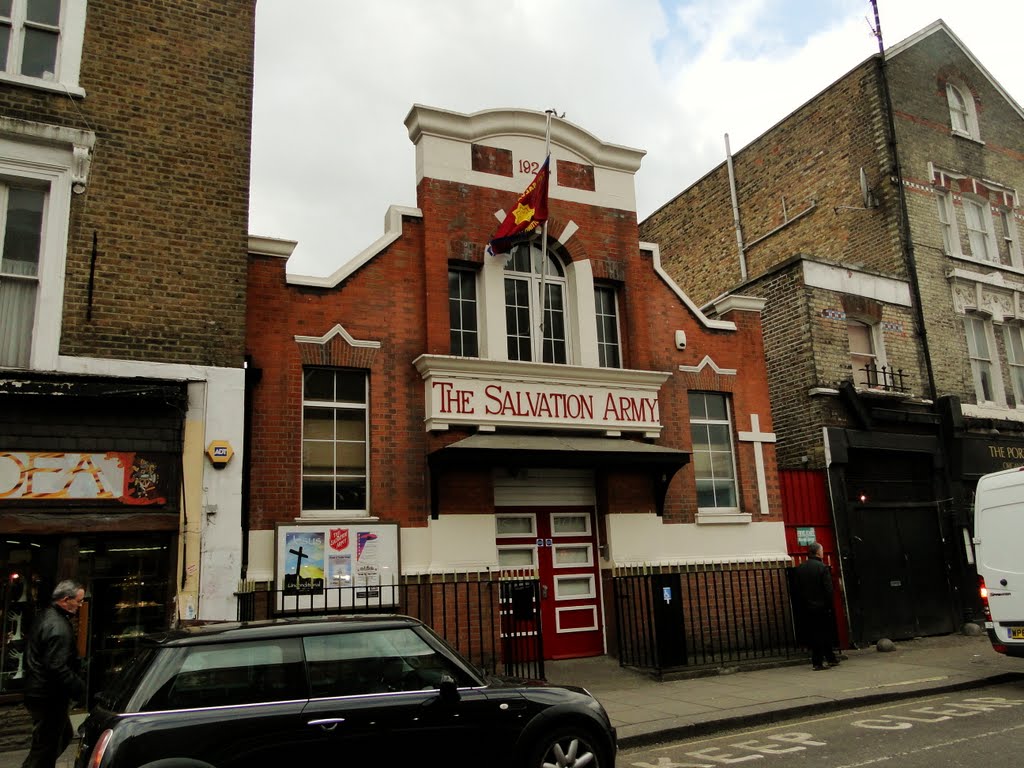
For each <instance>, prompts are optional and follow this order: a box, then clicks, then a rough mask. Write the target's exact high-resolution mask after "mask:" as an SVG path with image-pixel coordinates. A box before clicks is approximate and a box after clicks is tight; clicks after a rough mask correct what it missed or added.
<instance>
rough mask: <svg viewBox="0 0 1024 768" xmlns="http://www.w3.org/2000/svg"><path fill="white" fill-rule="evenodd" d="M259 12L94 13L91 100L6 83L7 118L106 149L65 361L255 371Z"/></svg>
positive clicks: (96, 171) (74, 243)
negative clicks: (251, 232) (252, 160)
mask: <svg viewBox="0 0 1024 768" xmlns="http://www.w3.org/2000/svg"><path fill="white" fill-rule="evenodd" d="M254 13H255V2H254V0H207V1H205V2H193V1H191V0H190V1H188V2H157V1H156V0H90V2H89V6H88V15H87V19H86V31H85V41H84V52H83V55H82V67H81V77H80V84H81V86H82V87H83V88H84V89H85V91H86V96H85V97H84V98H73V97H70V96H67V95H64V94H54V93H50V92H43V91H34V90H31V89H28V88H23V87H18V86H14V85H10V84H6V83H0V113H2V114H3V115H5V116H7V117H13V118H19V119H24V120H32V121H37V122H44V123H51V124H59V125H64V126H71V127H74V128H79V129H83V130H91V131H94V132H95V134H96V144H95V148H94V150H93V157H92V167H91V170H90V174H89V182H88V188H87V190H86V191H85V192H84V193H83V194H81V195H75V196H73V200H72V213H71V221H70V233H69V246H68V260H67V270H66V275H67V285H66V293H65V305H64V311H63V331H62V339H61V348H60V351H61V353H62V354H66V355H83V356H98V357H117V358H127V359H133V360H149V361H158V362H177V363H199V364H205V365H219V366H236V367H237V366H240V365H241V362H242V349H243V337H244V328H245V270H246V252H247V235H248V232H247V227H248V206H249V191H248V190H249V141H250V116H251V111H252V109H251V107H252V104H251V95H252V77H253V36H254V35H253V25H254ZM94 234H95V236H96V243H97V246H96V258H95V288H94V295H93V299H92V305H91V310H92V319H91V320H88V319H86V314H87V311H88V309H89V307H88V305H87V292H88V282H89V274H90V268H91V266H92V263H93V257H92V251H93V246H92V243H93V235H94Z"/></svg>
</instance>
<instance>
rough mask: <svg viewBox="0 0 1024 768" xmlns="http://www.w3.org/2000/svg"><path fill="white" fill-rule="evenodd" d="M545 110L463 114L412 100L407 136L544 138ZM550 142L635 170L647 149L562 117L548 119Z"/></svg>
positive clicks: (593, 159)
mask: <svg viewBox="0 0 1024 768" xmlns="http://www.w3.org/2000/svg"><path fill="white" fill-rule="evenodd" d="M546 125H547V113H545V112H536V111H533V110H527V109H485V110H481V111H480V112H473V113H472V114H469V115H466V114H463V113H461V112H451V111H449V110H446V109H437V108H436V107H428V106H425V105H423V104H413V106H412V109H410V110H409V114H408V115H406V117H405V127H406V128H407V129H408V130H409V139H410V140H411V141H412V143H413V144H417V143H418V142H419V140H420V139H421V138H422V137H423V136H439V137H441V138H449V139H457V140H459V141H464V142H467V143H473V142H479V141H483V140H485V139H488V138H490V137H492V136H531V137H534V138H544V133H545V128H546ZM551 142H552V143H553V144H557V145H558V146H561V147H565V148H566V149H568V150H571V151H572V152H575V153H576V154H578V155H580V156H582V157H584V158H586V159H587V160H588V161H590V162H591V163H592V164H593V165H595V166H599V167H602V168H609V169H611V170H616V171H624V172H626V173H636V172H637V171H638V170H639V169H640V161H641V160H642V159H643V157H644V155H646V154H647V153H646V152H645V151H643V150H642V149H632V148H631V147H624V146H621V145H619V144H608V143H607V142H604V141H601V140H600V139H598V138H597V137H596V136H594V134H592V133H589V132H588V131H585V130H583V129H582V128H580V127H579V126H578V125H575V124H574V123H571V122H569V121H568V120H566V119H564V118H560V117H558V118H554V119H552V120H551Z"/></svg>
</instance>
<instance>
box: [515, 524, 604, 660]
mask: <svg viewBox="0 0 1024 768" xmlns="http://www.w3.org/2000/svg"><path fill="white" fill-rule="evenodd" d="M497 531H498V539H497V544H498V560H499V563H500V564H501V565H502V567H503V568H522V567H530V566H531V565H532V567H535V568H536V569H537V571H538V577H539V581H540V592H541V604H540V608H541V627H542V635H543V638H544V658H545V659H566V658H576V657H581V656H596V655H599V654H601V653H603V652H604V631H603V623H602V615H601V602H600V588H601V586H600V573H599V570H598V564H597V556H596V552H597V536H596V532H595V525H594V514H593V511H592V510H591V509H588V508H580V507H561V508H551V507H529V508H519V509H515V508H506V509H505V510H503V511H502V512H501V513H500V514H498V516H497ZM528 552H529V553H532V554H531V555H528V554H527V553H528Z"/></svg>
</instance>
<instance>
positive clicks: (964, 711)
mask: <svg viewBox="0 0 1024 768" xmlns="http://www.w3.org/2000/svg"><path fill="white" fill-rule="evenodd" d="M949 698H950V697H942V698H939V699H938V701H944V702H947V703H946V704H945V708H944V709H939V708H938V707H936V706H925V707H907V704H906V703H903V704H893V705H889V706H886V707H873V708H871V711H872V712H884V711H886V710H893V709H901V710H903V711H905V712H912V713H914V714H896V715H879V716H878V717H876V718H870V719H862V720H854V721H853V722H851V723H850V725H851V726H853V727H857V728H869V729H878V730H889V731H892V730H906V729H907V728H912V727H913V726H914V723H938V722H942V721H944V720H951V719H952V718H953V717H969V716H971V715H978V714H981V713H982V712H990V711H992V710H994V709H1006V708H1009V707H1016V706H1020V705H1021V704H1024V700H1020V699H1006V698H1002V697H995V696H979V697H969V698H965V699H962V700H961V701H962V702H963V703H960V702H955V701H949ZM933 700H935V699H933ZM856 711H857V710H853V711H852V712H851V711H847V712H840V713H836V714H833V715H826V716H824V717H819V718H815V719H814V720H805V721H803V724H804V725H807V724H810V723H820V722H825V721H828V720H839V719H845V718H848V717H850V715H851V714H854V713H855V712H856ZM861 711H864V710H861ZM920 715H929V717H921V716H920ZM783 727H784V726H779V725H772V726H767V727H764V728H758V729H751V730H748V731H746V732H745V733H746V734H747V735H750V736H752V735H755V734H765V733H767V732H768V731H775V732H776V733H774V734H772V735H766V736H764V737H763V739H764V740H760V741H759V740H758V739H746V740H744V741H730V742H729V743H728V744H724V745H723V746H722V747H705V748H704V749H698V750H692V751H689V752H686V753H685V755H686V757H689V758H694V759H696V760H711V761H712V762H710V763H705V762H677V761H676V760H674V759H672V758H669V757H659V758H658V761H657V762H656V763H648V762H642V761H637V762H632V763H630V764H629V765H631V766H633V768H717V767H718V766H720V765H728V764H733V763H746V762H749V761H751V760H763V759H764V758H765V757H766V756H774V755H782V754H786V753H789V752H803V751H804V750H806V749H807V748H808V747H824V746H826V745H827V742H825V741H819V740H817V739H815V737H814V736H813V735H812V734H810V733H804V732H797V731H794V732H789V733H777V731H779V730H781V728H783ZM1020 728H1024V724H1022V725H1014V726H1009V727H1007V728H1002V729H999V730H995V731H989V732H987V733H982V734H977V735H975V736H964V737H961V738H958V739H952V740H950V741H946V742H941V743H939V744H931V745H928V746H926V747H921V748H920V749H917V750H913V751H906V752H899V753H896V754H892V755H885V756H883V757H876V758H872V759H870V760H865V761H863V762H860V763H850V764H849V765H845V766H836V768H860V767H861V766H866V765H873V764H875V763H883V762H886V761H888V760H891V759H892V758H894V757H905V756H906V755H910V754H914V753H916V752H927V751H929V750H932V749H936V748H939V747H947V746H952V745H953V744H959V743H962V742H966V741H971V740H973V739H978V738H985V737H988V736H994V735H998V734H1002V733H1009V732H1012V731H1015V730H1018V729H1020ZM735 737H736V734H735V733H733V734H732V735H726V736H717V737H714V738H711V739H701V740H700V741H702V742H704V743H707V742H713V741H725V740H727V739H733V738H735ZM698 743H700V742H698ZM677 748H678V745H666V746H663V747H658V748H657V749H655V750H652V751H653V752H664V751H667V750H669V749H677ZM726 748H728V749H731V750H732V751H726ZM737 752H738V753H737ZM744 753H746V754H744ZM751 753H753V754H751ZM683 759H684V760H685V758H683Z"/></svg>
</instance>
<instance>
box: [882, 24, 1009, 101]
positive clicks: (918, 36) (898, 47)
mask: <svg viewBox="0 0 1024 768" xmlns="http://www.w3.org/2000/svg"><path fill="white" fill-rule="evenodd" d="M936 32H945V33H946V34H947V35H949V39H950V40H952V41H953V42H954V43H955V44H956V46H957V47H958V48H959V49H960V51H961V53H963V55H964V56H966V57H967V58H968V59H970V60H971V63H972V64H973V65H974V66H975V67H977V68H978V71H979V72H981V74H983V75H984V76H985V77H986V78H987V79H988V81H989V84H990V85H991V86H992V87H993V88H995V89H996V90H997V91H998V92H999V95H1000V96H1002V97H1003V98H1004V99H1006V101H1007V102H1008V103H1009V104H1010V106H1012V107H1013V109H1014V110H1015V111H1016V112H1017V114H1018V115H1019V116H1020V117H1021V118H1022V119H1024V109H1022V108H1021V106H1020V104H1018V103H1017V102H1016V101H1014V99H1013V97H1012V96H1010V94H1009V93H1007V91H1006V90H1005V89H1004V88H1003V86H1001V85H1000V84H999V81H998V80H996V79H995V78H994V77H992V73H991V72H989V71H988V70H987V69H985V65H984V64H982V63H981V62H980V61H979V60H978V58H977V57H976V56H975V55H974V54H973V53H971V49H970V48H968V47H967V46H966V45H964V42H963V40H961V39H960V38H959V37H957V36H956V35H955V34H954V33H953V30H951V29H950V28H949V25H948V24H946V22H945V21H943V20H942V19H936V20H935V21H933V22H932V23H931V24H929V25H928V26H927V27H925V28H924V29H920V30H918V31H917V32H915V33H914V34H912V35H910V37H907V38H905V39H903V40H901V41H900V42H898V43H896V44H895V45H891V46H889V47H888V48H886V49H885V59H886V61H888V60H889V59H893V58H895V57H896V56H899V55H900V54H901V53H903V52H904V51H907V50H909V49H910V48H912V47H914V46H915V45H917V44H918V43H919V42H921V41H922V40H924V39H925V38H927V37H930V36H931V35H934V34H935V33H936Z"/></svg>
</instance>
